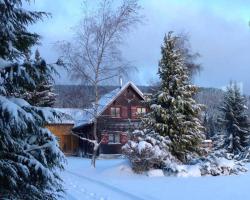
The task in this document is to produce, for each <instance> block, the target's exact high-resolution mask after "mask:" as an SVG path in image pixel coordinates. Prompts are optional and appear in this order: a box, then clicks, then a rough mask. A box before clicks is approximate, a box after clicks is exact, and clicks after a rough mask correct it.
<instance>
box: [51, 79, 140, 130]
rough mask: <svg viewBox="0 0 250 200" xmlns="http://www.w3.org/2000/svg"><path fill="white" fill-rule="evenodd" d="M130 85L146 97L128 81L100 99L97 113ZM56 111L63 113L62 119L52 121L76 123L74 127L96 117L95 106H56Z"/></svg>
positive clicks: (101, 111) (103, 109) (91, 120)
mask: <svg viewBox="0 0 250 200" xmlns="http://www.w3.org/2000/svg"><path fill="white" fill-rule="evenodd" d="M129 86H131V87H132V88H133V89H134V90H135V91H136V92H137V93H138V95H139V96H140V97H141V98H142V99H144V97H143V94H142V92H141V91H140V90H139V89H138V88H137V87H136V86H135V85H134V84H133V83H132V82H128V83H127V84H125V85H124V86H123V87H122V88H116V89H115V90H112V91H111V92H109V93H107V94H105V95H103V96H102V97H101V98H100V99H99V102H98V103H99V105H98V109H97V115H98V116H100V115H101V114H102V113H103V112H104V111H105V110H106V108H107V107H108V106H109V105H110V104H112V103H113V102H114V101H115V100H116V98H117V97H118V96H119V95H120V94H121V93H122V92H123V91H124V90H125V89H126V88H128V87H129ZM55 110H56V111H58V112H60V113H62V118H61V120H57V121H55V122H51V123H66V124H74V127H79V126H84V125H86V124H91V123H93V120H94V117H93V113H94V108H89V109H75V108H55Z"/></svg>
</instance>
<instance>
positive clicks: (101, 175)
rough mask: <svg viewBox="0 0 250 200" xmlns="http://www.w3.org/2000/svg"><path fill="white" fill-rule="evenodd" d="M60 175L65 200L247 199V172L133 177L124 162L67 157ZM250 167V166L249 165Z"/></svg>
mask: <svg viewBox="0 0 250 200" xmlns="http://www.w3.org/2000/svg"><path fill="white" fill-rule="evenodd" d="M67 160H68V164H67V166H66V170H65V171H64V172H62V177H63V179H64V182H65V184H64V185H65V189H66V193H67V194H66V200H85V199H97V200H127V199H133V200H184V199H185V200H236V199H240V200H249V199H250V192H249V184H250V172H248V173H246V174H244V175H239V176H220V177H188V178H176V177H149V176H146V175H136V174H133V173H132V171H131V169H130V168H129V165H128V163H127V161H126V160H123V159H116V160H97V167H96V169H94V168H92V167H91V166H90V160H88V159H83V158H75V157H68V158H67ZM249 166H250V165H249Z"/></svg>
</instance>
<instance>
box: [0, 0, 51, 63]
mask: <svg viewBox="0 0 250 200" xmlns="http://www.w3.org/2000/svg"><path fill="white" fill-rule="evenodd" d="M26 1H27V2H29V0H26ZM22 4H23V1H22V0H3V1H0V22H1V26H0V44H1V45H0V55H1V57H2V58H3V59H10V60H16V59H18V58H20V57H23V56H24V54H25V53H27V51H29V49H30V47H32V46H33V45H34V44H37V43H38V40H39V38H40V36H39V35H38V34H36V33H31V32H29V31H28V30H27V26H28V25H31V24H34V23H36V22H37V21H38V20H42V18H43V17H44V16H47V15H48V14H47V13H45V12H34V11H28V10H24V9H22Z"/></svg>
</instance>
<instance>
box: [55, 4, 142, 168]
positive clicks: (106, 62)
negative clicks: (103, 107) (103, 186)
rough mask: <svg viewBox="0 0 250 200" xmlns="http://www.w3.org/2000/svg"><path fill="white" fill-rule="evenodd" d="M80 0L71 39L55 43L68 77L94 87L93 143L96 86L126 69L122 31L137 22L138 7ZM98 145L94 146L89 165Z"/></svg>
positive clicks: (96, 140)
mask: <svg viewBox="0 0 250 200" xmlns="http://www.w3.org/2000/svg"><path fill="white" fill-rule="evenodd" d="M84 3H85V8H86V9H85V11H84V16H83V18H82V20H81V21H80V23H79V25H78V26H77V27H76V29H75V30H76V32H75V37H74V39H73V41H71V42H65V41H64V42H60V43H59V45H58V46H59V47H60V50H61V52H62V58H63V60H64V62H65V63H67V64H68V66H69V69H70V73H71V75H72V77H73V78H75V79H77V80H80V81H81V82H83V83H85V84H86V85H87V84H88V85H92V86H93V87H94V93H95V99H94V106H93V107H94V109H93V119H94V120H93V123H94V128H93V129H94V130H93V138H94V140H95V142H93V144H100V143H99V142H98V136H97V117H98V116H97V115H98V107H99V103H98V101H99V93H98V87H99V86H100V85H101V84H104V83H105V82H107V81H110V80H113V79H114V78H117V77H118V76H120V75H122V74H127V72H128V70H130V68H131V65H130V63H129V62H127V61H125V59H124V58H123V56H122V51H121V45H122V44H123V42H124V37H125V36H126V34H128V32H129V31H130V30H131V29H132V28H133V27H134V26H135V25H137V24H138V23H139V22H141V15H140V14H139V11H140V9H141V7H140V6H139V4H138V1H137V0H121V1H119V3H118V1H114V0H99V1H97V5H95V9H94V10H91V9H89V8H90V7H89V5H91V4H90V1H85V2H84ZM92 3H93V2H92ZM118 4H119V5H118ZM98 148H99V146H96V145H95V146H94V152H93V157H92V165H93V166H95V160H96V155H97V152H98Z"/></svg>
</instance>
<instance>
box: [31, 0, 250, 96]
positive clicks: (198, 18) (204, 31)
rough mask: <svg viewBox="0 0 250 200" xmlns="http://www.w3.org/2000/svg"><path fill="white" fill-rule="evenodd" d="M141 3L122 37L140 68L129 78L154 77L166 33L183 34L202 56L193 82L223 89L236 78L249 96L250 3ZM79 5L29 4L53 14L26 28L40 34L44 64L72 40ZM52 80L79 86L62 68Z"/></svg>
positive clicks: (62, 1) (56, 0) (78, 0)
mask: <svg viewBox="0 0 250 200" xmlns="http://www.w3.org/2000/svg"><path fill="white" fill-rule="evenodd" d="M31 2H32V1H31ZM139 3H140V5H141V6H142V7H143V10H142V11H141V12H142V14H143V15H144V16H145V19H144V23H143V24H142V25H139V26H138V27H137V28H135V29H134V30H132V31H131V32H130V33H128V34H127V35H126V37H125V38H124V39H125V44H124V45H123V46H122V50H123V53H124V56H125V58H126V59H127V60H130V61H132V62H133V64H134V65H135V66H136V67H137V68H138V71H137V72H136V73H133V75H132V76H131V77H130V79H131V80H132V81H134V82H135V83H136V84H138V85H148V84H150V83H151V82H152V81H155V80H157V77H158V76H157V69H158V61H159V60H160V58H161V54H160V46H161V44H162V42H163V37H164V34H165V33H167V32H168V31H174V32H176V33H179V32H185V33H188V35H189V37H190V43H191V47H192V50H193V51H194V52H199V53H200V54H201V57H200V59H199V60H198V62H199V63H201V64H202V67H203V70H202V71H201V72H200V74H198V75H197V76H196V77H195V83H196V84H197V85H199V86H203V87H217V88H222V87H224V86H225V85H227V84H228V83H229V81H230V80H234V81H237V82H239V83H240V84H241V85H242V86H243V91H244V93H246V94H250V26H249V21H250V1H248V0H237V1H236V0H220V1H218V0H209V1H208V0H139ZM81 4H82V0H70V1H69V0H53V1H51V0H37V1H35V4H31V5H30V6H31V7H32V9H35V10H43V11H47V12H50V13H51V14H52V17H51V18H46V19H44V20H43V21H42V22H39V23H37V24H36V25H33V26H32V27H30V29H31V30H32V31H36V32H37V33H39V34H40V35H41V36H42V40H41V45H40V46H39V47H38V49H39V50H40V52H41V55H42V57H44V58H45V59H46V60H47V61H48V62H54V61H55V60H56V59H57V57H59V53H58V52H57V49H56V48H55V47H54V44H55V42H57V41H61V40H68V41H70V39H71V37H72V36H73V34H74V31H73V27H74V26H76V24H77V23H78V21H79V20H80V19H81V17H82V16H83V14H84V13H83V9H82V7H81ZM27 7H29V6H27ZM60 71H61V70H60ZM56 83H57V84H77V83H76V82H75V81H72V80H71V79H70V78H69V74H68V73H66V72H63V71H62V72H61V78H56ZM117 84H118V80H117Z"/></svg>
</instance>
